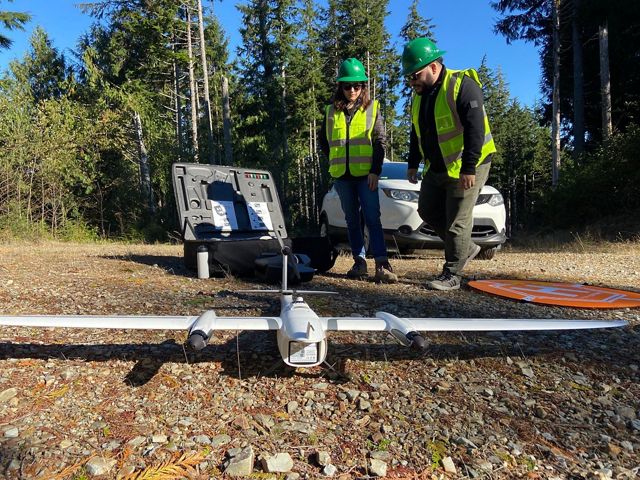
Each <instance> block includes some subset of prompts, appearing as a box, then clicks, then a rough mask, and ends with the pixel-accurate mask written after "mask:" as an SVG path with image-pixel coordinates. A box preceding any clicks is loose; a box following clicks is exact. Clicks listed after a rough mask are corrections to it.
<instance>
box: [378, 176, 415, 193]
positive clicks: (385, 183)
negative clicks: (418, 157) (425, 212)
mask: <svg viewBox="0 0 640 480" xmlns="http://www.w3.org/2000/svg"><path fill="white" fill-rule="evenodd" d="M378 186H379V187H380V188H392V189H395V190H411V191H414V192H419V191H420V182H418V183H411V182H410V181H409V180H392V179H389V178H387V179H385V180H380V181H379V182H378Z"/></svg>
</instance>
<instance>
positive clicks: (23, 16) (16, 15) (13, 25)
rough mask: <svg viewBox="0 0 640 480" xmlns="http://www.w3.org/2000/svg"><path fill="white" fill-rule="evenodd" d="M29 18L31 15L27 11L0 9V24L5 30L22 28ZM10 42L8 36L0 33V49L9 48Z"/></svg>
mask: <svg viewBox="0 0 640 480" xmlns="http://www.w3.org/2000/svg"><path fill="white" fill-rule="evenodd" d="M9 1H13V0H9ZM29 20H31V15H29V14H28V13H23V12H9V11H5V10H0V25H2V26H3V27H4V28H5V29H7V30H24V24H25V23H27V22H28V21H29ZM12 43H13V42H12V41H11V39H10V38H9V37H7V36H6V35H3V34H1V33H0V49H5V48H9V47H11V44H12Z"/></svg>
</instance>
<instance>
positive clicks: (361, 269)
mask: <svg viewBox="0 0 640 480" xmlns="http://www.w3.org/2000/svg"><path fill="white" fill-rule="evenodd" d="M366 276H367V261H366V260H365V259H364V258H362V257H356V258H355V259H354V263H353V266H352V267H351V269H350V270H349V271H348V272H347V277H349V278H364V277H366Z"/></svg>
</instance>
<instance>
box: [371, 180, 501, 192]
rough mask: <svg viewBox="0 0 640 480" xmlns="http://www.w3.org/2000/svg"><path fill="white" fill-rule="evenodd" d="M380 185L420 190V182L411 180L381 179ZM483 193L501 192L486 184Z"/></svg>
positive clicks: (397, 188)
mask: <svg viewBox="0 0 640 480" xmlns="http://www.w3.org/2000/svg"><path fill="white" fill-rule="evenodd" d="M378 186H379V187H380V188H393V189H396V190H411V191H414V192H419V191H420V182H418V183H411V182H410V181H409V180H394V179H390V178H387V179H381V180H380V181H379V182H378ZM480 193H482V194H496V193H500V192H499V191H498V190H497V189H496V188H494V187H492V186H490V185H484V186H483V187H482V190H480Z"/></svg>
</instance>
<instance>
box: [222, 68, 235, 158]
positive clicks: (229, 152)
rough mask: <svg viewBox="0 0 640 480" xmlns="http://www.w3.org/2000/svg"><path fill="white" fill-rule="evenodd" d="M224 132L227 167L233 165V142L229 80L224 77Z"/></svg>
mask: <svg viewBox="0 0 640 480" xmlns="http://www.w3.org/2000/svg"><path fill="white" fill-rule="evenodd" d="M222 132H223V135H224V161H225V165H233V141H232V139H231V108H230V107H229V80H228V79H227V77H225V76H223V77H222Z"/></svg>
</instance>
